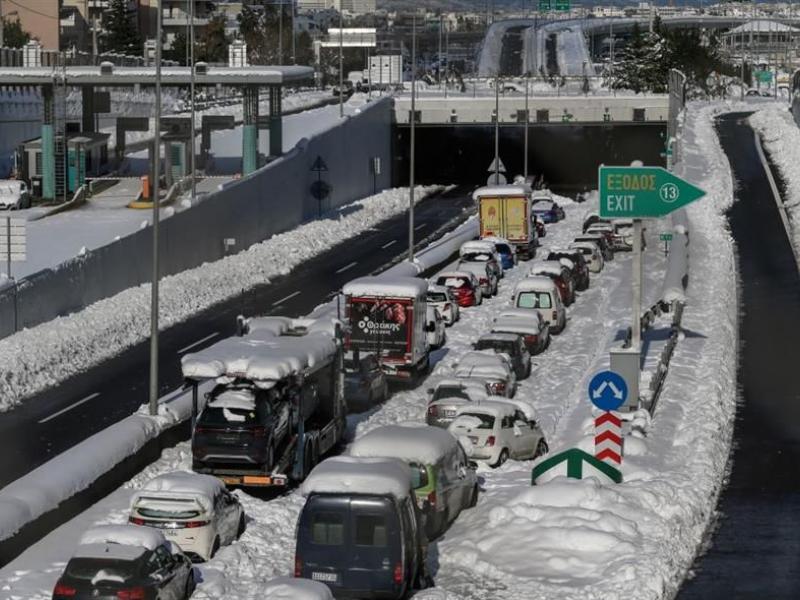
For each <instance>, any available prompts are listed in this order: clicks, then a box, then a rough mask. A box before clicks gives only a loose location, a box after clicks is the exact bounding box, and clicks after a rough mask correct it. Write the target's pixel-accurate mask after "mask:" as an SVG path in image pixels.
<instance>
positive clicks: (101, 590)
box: [53, 542, 195, 600]
mask: <svg viewBox="0 0 800 600" xmlns="http://www.w3.org/2000/svg"><path fill="white" fill-rule="evenodd" d="M172 550H173V551H171V550H170V549H169V547H168V546H167V543H166V542H164V544H161V545H158V546H157V547H155V549H152V550H151V549H148V548H146V547H143V546H132V545H130V546H129V545H124V544H118V543H93V544H82V545H81V546H78V549H77V551H76V553H75V556H73V557H72V558H71V559H70V561H69V562H68V563H67V566H66V567H65V568H64V572H63V573H62V574H61V577H59V579H58V582H57V583H56V586H55V588H54V589H53V600H120V599H128V600H161V599H164V598H169V599H170V600H172V599H175V600H185V599H186V598H189V597H190V596H191V595H192V593H193V592H194V588H195V580H194V572H193V570H192V562H191V561H190V560H189V558H188V557H187V556H186V555H184V554H183V553H182V552H180V550H177V546H173V548H172Z"/></svg>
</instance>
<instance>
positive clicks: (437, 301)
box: [426, 284, 461, 326]
mask: <svg viewBox="0 0 800 600" xmlns="http://www.w3.org/2000/svg"><path fill="white" fill-rule="evenodd" d="M426 300H427V302H428V306H433V307H434V308H436V310H438V311H439V314H440V315H442V319H444V324H445V325H448V326H450V325H452V324H453V323H455V322H456V321H458V319H459V318H460V317H461V313H460V311H459V310H458V302H457V301H456V299H455V298H454V297H453V292H452V291H451V290H450V288H448V287H447V286H444V285H434V284H431V285H429V286H428V295H427V297H426Z"/></svg>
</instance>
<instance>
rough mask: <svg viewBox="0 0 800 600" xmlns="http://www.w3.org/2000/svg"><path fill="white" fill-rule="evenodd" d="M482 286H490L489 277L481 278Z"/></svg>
mask: <svg viewBox="0 0 800 600" xmlns="http://www.w3.org/2000/svg"><path fill="white" fill-rule="evenodd" d="M480 284H481V285H489V279H488V278H487V277H481V278H480Z"/></svg>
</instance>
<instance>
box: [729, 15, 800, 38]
mask: <svg viewBox="0 0 800 600" xmlns="http://www.w3.org/2000/svg"><path fill="white" fill-rule="evenodd" d="M751 31H752V32H754V33H770V32H772V33H778V32H783V33H785V32H788V31H792V32H800V29H798V28H797V27H790V26H789V25H784V24H783V23H779V22H778V21H770V20H768V19H758V20H756V21H748V22H747V23H744V24H742V25H739V26H738V27H734V28H733V29H731V30H729V31H728V33H727V34H725V35H731V34H733V35H738V34H740V33H750V32H751Z"/></svg>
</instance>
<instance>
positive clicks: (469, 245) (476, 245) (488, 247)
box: [459, 240, 497, 256]
mask: <svg viewBox="0 0 800 600" xmlns="http://www.w3.org/2000/svg"><path fill="white" fill-rule="evenodd" d="M496 251H497V249H496V248H495V246H494V244H493V243H492V242H487V241H486V240H472V241H470V242H464V243H463V244H461V248H459V253H460V254H461V255H462V256H463V255H464V254H473V253H475V254H479V253H481V252H489V253H490V254H494V253H495V252H496Z"/></svg>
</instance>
